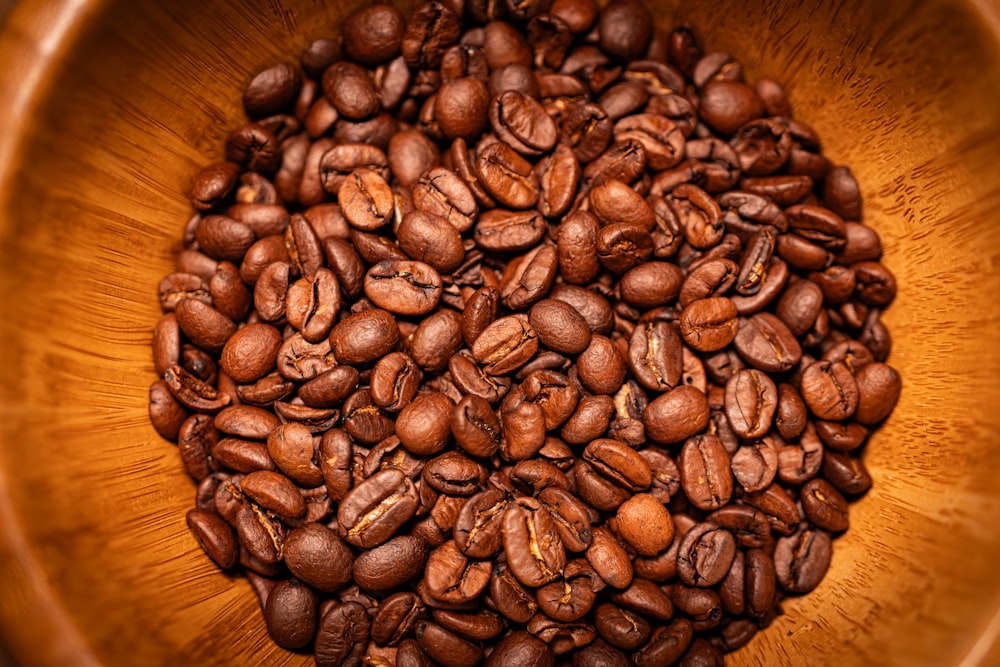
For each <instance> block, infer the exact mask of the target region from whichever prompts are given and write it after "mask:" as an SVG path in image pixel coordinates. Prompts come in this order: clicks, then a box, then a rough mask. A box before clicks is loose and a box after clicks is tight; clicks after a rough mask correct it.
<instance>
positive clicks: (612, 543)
mask: <svg viewBox="0 0 1000 667" xmlns="http://www.w3.org/2000/svg"><path fill="white" fill-rule="evenodd" d="M587 562H588V563H590V566H591V567H592V568H594V571H595V572H597V574H599V575H600V576H601V579H603V580H604V581H605V582H606V583H607V584H608V585H609V586H612V587H613V588H618V589H624V588H628V586H629V584H631V583H632V577H633V570H632V561H631V560H630V559H629V556H628V552H626V551H625V549H624V548H623V547H622V545H621V544H620V543H619V542H618V540H617V539H615V536H614V535H613V534H612V533H611V531H610V530H608V529H607V528H605V527H603V526H598V527H595V528H594V529H593V541H592V542H591V543H590V548H588V549H587Z"/></svg>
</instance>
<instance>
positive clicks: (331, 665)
mask: <svg viewBox="0 0 1000 667" xmlns="http://www.w3.org/2000/svg"><path fill="white" fill-rule="evenodd" d="M370 632H371V620H370V618H369V616H368V612H367V611H365V608H364V606H363V605H362V604H360V603H358V602H353V601H351V602H343V603H340V604H335V605H334V606H333V607H331V608H330V609H329V610H327V612H326V613H325V614H323V616H322V618H320V621H319V627H318V628H317V630H316V645H315V657H316V665H317V667H339V666H340V665H361V659H362V657H363V656H364V653H365V648H366V646H367V644H368V638H369V635H370Z"/></svg>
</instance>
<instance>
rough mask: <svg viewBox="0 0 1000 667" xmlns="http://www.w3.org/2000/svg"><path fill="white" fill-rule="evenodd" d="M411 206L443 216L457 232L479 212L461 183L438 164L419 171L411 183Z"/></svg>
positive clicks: (474, 218) (467, 226)
mask: <svg viewBox="0 0 1000 667" xmlns="http://www.w3.org/2000/svg"><path fill="white" fill-rule="evenodd" d="M397 136H398V135H397ZM413 205H414V206H415V207H416V208H417V210H420V211H424V212H426V213H430V214H433V215H437V216H440V217H443V218H445V219H447V220H448V222H449V223H451V226H452V227H454V228H455V229H456V230H457V231H458V232H464V231H467V230H468V229H470V228H471V227H472V225H473V224H474V223H475V221H476V217H477V215H478V213H479V205H478V204H477V203H476V199H475V197H474V196H473V194H472V191H471V190H470V189H469V187H468V186H467V185H466V184H465V182H464V181H463V180H462V179H461V178H459V177H458V176H457V175H456V174H455V173H454V172H452V171H449V170H448V169H444V168H442V167H433V168H431V169H430V170H428V171H424V172H422V173H421V174H420V176H419V180H417V181H416V182H415V183H414V185H413Z"/></svg>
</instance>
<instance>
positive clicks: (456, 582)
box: [424, 540, 493, 604]
mask: <svg viewBox="0 0 1000 667" xmlns="http://www.w3.org/2000/svg"><path fill="white" fill-rule="evenodd" d="M492 569H493V566H492V563H491V562H489V561H485V560H476V561H470V560H469V559H468V558H467V557H466V556H465V554H463V553H462V552H461V550H459V548H458V547H457V546H456V545H455V542H454V541H453V540H449V541H447V542H445V543H444V544H442V545H441V546H439V547H438V548H437V549H435V550H434V551H432V552H431V554H430V556H429V557H428V558H427V566H426V569H425V571H424V583H425V584H426V585H427V591H428V593H429V594H430V595H431V596H433V597H434V598H435V599H436V600H440V601H441V602H444V603H446V604H464V603H466V602H470V601H472V600H475V599H476V598H477V597H478V596H479V594H480V593H482V592H483V591H484V590H485V589H486V586H487V585H488V584H489V580H490V574H491V572H492Z"/></svg>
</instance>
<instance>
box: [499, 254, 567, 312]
mask: <svg viewBox="0 0 1000 667" xmlns="http://www.w3.org/2000/svg"><path fill="white" fill-rule="evenodd" d="M558 268H559V260H558V257H557V255H556V248H555V246H554V245H552V244H549V243H545V244H542V245H539V246H537V247H535V248H534V249H532V250H529V251H528V252H527V253H525V254H524V255H521V256H520V257H516V258H514V259H513V260H511V261H510V262H509V263H508V264H507V267H506V268H505V269H504V272H503V277H502V278H501V280H500V302H501V304H503V305H504V306H506V307H507V308H508V309H510V310H514V311H522V310H527V309H528V308H530V307H531V306H532V305H534V304H535V303H537V302H538V301H540V300H541V299H543V298H545V296H546V295H547V294H548V292H549V290H551V289H552V284H553V283H554V282H555V279H556V271H557V270H558Z"/></svg>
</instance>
